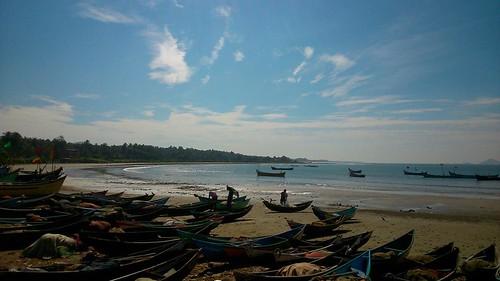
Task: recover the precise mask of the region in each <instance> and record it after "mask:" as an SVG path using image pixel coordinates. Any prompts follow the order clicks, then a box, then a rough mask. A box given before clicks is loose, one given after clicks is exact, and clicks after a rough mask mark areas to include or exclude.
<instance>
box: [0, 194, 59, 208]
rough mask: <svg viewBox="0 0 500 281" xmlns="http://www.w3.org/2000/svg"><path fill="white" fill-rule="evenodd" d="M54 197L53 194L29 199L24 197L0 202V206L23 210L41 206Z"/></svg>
mask: <svg viewBox="0 0 500 281" xmlns="http://www.w3.org/2000/svg"><path fill="white" fill-rule="evenodd" d="M54 196H55V193H50V194H47V195H44V196H37V197H29V198H27V197H24V196H21V197H14V198H11V199H7V200H2V201H0V206H1V207H6V208H15V209H20V208H24V207H29V206H33V205H38V204H42V203H44V202H45V201H48V200H49V199H50V198H52V197H54Z"/></svg>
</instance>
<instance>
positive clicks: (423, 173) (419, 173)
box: [403, 170, 427, 176]
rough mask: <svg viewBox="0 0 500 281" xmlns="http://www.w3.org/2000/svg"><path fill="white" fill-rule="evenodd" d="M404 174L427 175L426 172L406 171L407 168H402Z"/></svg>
mask: <svg viewBox="0 0 500 281" xmlns="http://www.w3.org/2000/svg"><path fill="white" fill-rule="evenodd" d="M403 172H404V174H405V175H408V176H424V175H427V172H410V171H407V170H403Z"/></svg>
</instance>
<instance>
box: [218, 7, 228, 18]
mask: <svg viewBox="0 0 500 281" xmlns="http://www.w3.org/2000/svg"><path fill="white" fill-rule="evenodd" d="M215 13H216V14H217V15H218V16H220V17H223V18H230V17H231V7H229V6H219V7H217V8H215Z"/></svg>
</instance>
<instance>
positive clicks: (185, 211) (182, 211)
mask: <svg viewBox="0 0 500 281" xmlns="http://www.w3.org/2000/svg"><path fill="white" fill-rule="evenodd" d="M212 207H213V204H212V203H210V202H196V203H189V204H182V205H179V206H167V207H163V211H162V215H167V216H171V217H173V216H189V215H191V213H192V212H202V211H205V210H208V209H210V208H212Z"/></svg>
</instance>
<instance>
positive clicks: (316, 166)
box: [304, 164, 319, 168]
mask: <svg viewBox="0 0 500 281" xmlns="http://www.w3.org/2000/svg"><path fill="white" fill-rule="evenodd" d="M304 167H309V168H318V167H319V166H318V165H311V164H309V165H304Z"/></svg>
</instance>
